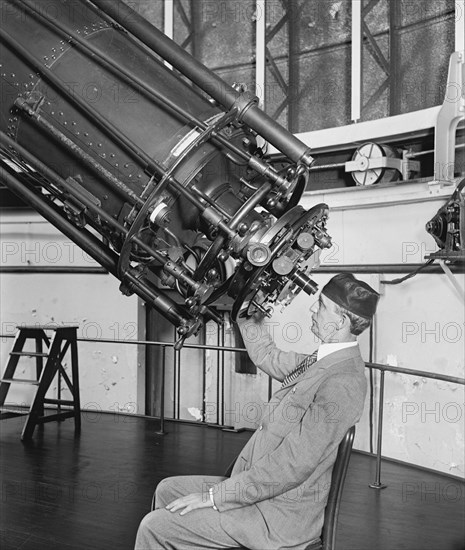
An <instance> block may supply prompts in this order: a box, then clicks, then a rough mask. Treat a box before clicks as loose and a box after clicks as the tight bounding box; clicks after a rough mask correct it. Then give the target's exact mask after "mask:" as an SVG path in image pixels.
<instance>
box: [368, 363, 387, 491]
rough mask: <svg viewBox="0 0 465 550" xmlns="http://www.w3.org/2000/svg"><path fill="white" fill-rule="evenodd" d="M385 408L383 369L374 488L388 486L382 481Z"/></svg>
mask: <svg viewBox="0 0 465 550" xmlns="http://www.w3.org/2000/svg"><path fill="white" fill-rule="evenodd" d="M383 410H384V370H382V371H381V378H380V384H379V405H378V443H377V445H376V479H375V481H374V482H373V483H370V485H369V486H370V487H371V488H372V489H384V488H386V487H387V485H385V484H384V483H381V445H382V442H383Z"/></svg>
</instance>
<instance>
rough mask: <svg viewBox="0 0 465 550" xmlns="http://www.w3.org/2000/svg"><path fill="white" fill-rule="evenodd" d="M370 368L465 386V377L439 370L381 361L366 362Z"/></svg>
mask: <svg viewBox="0 0 465 550" xmlns="http://www.w3.org/2000/svg"><path fill="white" fill-rule="evenodd" d="M365 366H366V367H367V368H369V369H376V370H380V371H382V372H395V373H396V374H409V375H412V376H420V377H422V378H431V379H432V380H441V381H442V382H451V383H452V384H461V385H462V386H465V378H459V377H458V376H449V375H448V374H441V373H439V372H428V371H426V370H415V369H406V368H405V367H393V366H391V365H382V364H380V363H365Z"/></svg>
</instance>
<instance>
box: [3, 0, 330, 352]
mask: <svg viewBox="0 0 465 550" xmlns="http://www.w3.org/2000/svg"><path fill="white" fill-rule="evenodd" d="M1 11H2V13H1V21H2V25H1V29H0V35H1V41H2V50H1V61H0V63H1V67H0V72H1V77H2V102H1V110H0V136H1V148H0V161H1V167H0V170H1V172H0V176H1V180H2V182H3V183H4V184H5V185H6V186H7V187H8V188H10V189H11V190H12V191H13V192H14V193H16V194H17V195H18V196H19V197H20V198H21V199H22V200H23V201H24V202H26V203H27V204H28V205H30V206H31V207H33V208H34V209H36V210H37V211H38V212H39V213H41V214H42V215H43V216H44V217H45V218H46V219H47V220H48V221H50V222H51V223H52V224H53V225H55V226H56V227H57V228H58V229H59V230H60V231H62V232H63V233H64V234H65V235H67V236H68V237H69V238H70V239H71V240H72V241H74V242H75V243H76V244H77V245H79V246H80V247H81V248H82V249H83V250H85V251H86V252H87V253H88V254H89V255H90V256H92V257H93V258H94V259H95V260H96V261H97V262H98V263H99V264H101V265H102V266H103V267H104V268H106V269H107V270H108V271H109V272H110V273H112V274H113V275H114V276H116V277H117V278H118V279H119V280H120V281H121V290H122V292H124V293H125V294H128V295H130V294H133V293H136V294H137V295H139V296H140V297H141V298H142V299H143V300H145V301H146V302H147V303H149V304H150V305H151V306H153V307H154V308H156V309H157V310H158V311H159V312H160V313H161V314H162V315H164V316H165V317H166V318H167V319H169V320H170V321H171V322H172V323H173V324H174V325H175V326H176V327H178V333H179V335H180V343H182V341H183V340H184V339H185V338H186V337H188V336H190V335H191V334H195V333H196V332H197V331H198V329H199V328H200V326H201V325H202V322H203V320H205V319H206V320H208V319H215V320H217V321H219V320H220V317H219V316H218V314H217V312H216V311H215V309H214V303H215V302H216V301H217V300H218V299H219V298H220V297H221V296H223V295H226V294H227V295H229V296H230V297H231V298H232V299H233V309H232V316H233V318H235V317H236V316H237V314H238V312H239V310H241V308H242V309H243V305H244V303H247V304H249V305H248V308H247V310H246V311H247V312H248V314H251V313H252V312H253V311H254V310H257V309H258V310H261V311H263V312H264V313H265V314H266V313H268V312H269V311H270V309H271V308H273V307H274V306H275V305H277V304H282V305H284V306H285V305H286V304H288V303H290V301H292V299H293V298H294V296H295V295H297V294H298V293H299V292H300V291H301V290H304V291H305V292H306V293H308V294H312V293H313V292H315V291H316V289H317V285H316V284H315V283H314V282H313V281H312V279H311V277H310V275H309V273H310V270H311V268H312V266H313V264H314V263H315V257H316V256H317V252H318V251H319V250H320V249H322V248H326V247H329V246H331V240H330V238H329V236H328V234H327V233H326V227H325V224H326V220H327V214H328V208H327V206H326V205H325V204H318V205H315V206H314V207H313V208H311V209H310V210H305V209H304V208H302V207H301V206H299V201H300V199H301V196H302V193H303V191H304V189H305V186H306V183H307V179H308V168H309V166H310V165H311V163H312V160H313V159H312V157H311V156H310V153H309V150H308V148H307V147H306V146H305V145H304V144H303V143H302V142H301V141H300V140H298V139H297V138H296V137H295V136H293V135H292V134H291V133H289V132H288V131H287V130H286V129H284V128H283V127H281V126H280V125H279V124H277V123H276V122H275V121H274V120H273V119H272V118H270V117H269V116H267V115H266V114H265V113H264V112H263V111H261V110H260V108H259V107H258V100H257V98H256V97H255V96H254V95H253V94H250V93H249V92H247V91H243V88H242V87H241V86H235V87H232V86H230V85H228V84H227V83H225V82H224V81H223V80H222V79H221V78H219V77H218V76H217V75H215V74H214V73H213V72H212V71H210V70H208V69H207V68H206V67H204V66H203V65H202V64H201V63H199V62H198V61H196V60H195V59H194V58H193V57H192V56H190V55H189V54H188V53H187V52H185V51H184V50H183V49H182V48H180V47H179V46H177V45H176V44H175V43H174V42H173V41H172V40H170V39H169V38H167V37H166V36H165V35H164V34H163V33H161V32H160V31H159V30H158V29H156V28H155V27H153V26H152V25H150V24H149V23H148V22H147V21H146V20H145V19H143V18H142V17H141V16H140V15H138V14H137V13H136V12H135V11H133V10H132V9H131V8H130V7H128V6H127V5H126V4H124V3H123V2H122V1H120V0H92V1H90V0H47V2H43V1H42V0H1ZM258 136H260V137H261V138H262V139H263V140H265V141H266V142H269V143H271V144H272V145H274V146H275V147H276V148H277V149H278V150H280V151H281V152H282V153H283V154H284V155H285V156H286V158H287V161H286V163H285V165H284V167H282V168H281V169H279V170H278V169H276V168H275V167H273V166H272V165H271V164H270V163H269V162H267V161H266V158H265V157H264V155H263V151H262V149H261V148H260V147H258V146H257V137H258ZM170 289H172V290H174V291H175V293H173V292H172V290H170ZM173 295H174V296H175V297H176V298H173Z"/></svg>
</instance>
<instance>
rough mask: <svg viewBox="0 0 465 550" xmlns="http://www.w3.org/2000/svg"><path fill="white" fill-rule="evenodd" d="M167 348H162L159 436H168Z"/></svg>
mask: <svg viewBox="0 0 465 550" xmlns="http://www.w3.org/2000/svg"><path fill="white" fill-rule="evenodd" d="M165 360H166V346H164V345H162V346H161V383H160V386H161V394H160V429H159V430H158V431H157V432H155V433H156V434H157V435H166V432H165V368H166V361H165Z"/></svg>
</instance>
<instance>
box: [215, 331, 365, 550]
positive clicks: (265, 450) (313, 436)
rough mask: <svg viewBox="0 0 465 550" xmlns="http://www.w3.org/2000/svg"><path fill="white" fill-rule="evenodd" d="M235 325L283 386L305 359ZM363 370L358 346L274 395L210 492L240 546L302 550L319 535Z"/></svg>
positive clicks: (355, 416)
mask: <svg viewBox="0 0 465 550" xmlns="http://www.w3.org/2000/svg"><path fill="white" fill-rule="evenodd" d="M240 328H241V332H242V334H243V337H244V341H245V343H246V347H247V350H248V352H249V355H250V357H251V359H252V361H254V363H256V364H257V366H258V367H260V368H261V369H262V370H264V371H265V372H267V373H268V374H270V375H272V376H273V377H274V378H276V379H278V380H280V381H282V380H283V379H284V377H285V376H286V375H287V374H289V372H291V371H292V370H293V369H294V368H295V367H296V366H297V365H298V364H299V363H300V362H301V361H302V360H303V359H304V358H305V357H306V356H305V355H302V354H297V353H294V352H283V351H281V350H279V349H278V348H277V347H276V346H275V344H274V343H273V341H272V339H271V338H270V337H269V336H268V335H267V334H265V333H263V334H262V335H261V337H260V338H258V339H255V340H256V341H250V340H248V339H247V325H246V324H244V323H243V322H242V323H241V324H240ZM255 334H256V332H255ZM364 370H365V369H364V362H363V360H362V358H361V356H360V350H359V347H358V345H356V346H354V347H350V348H346V349H342V350H340V351H336V352H334V353H331V354H330V355H328V356H326V357H324V358H323V359H322V360H320V361H317V362H316V363H314V364H313V365H312V366H311V367H310V368H309V369H308V370H307V371H306V372H305V373H304V374H302V375H301V376H300V377H299V378H297V379H295V380H294V381H293V382H292V383H290V384H289V385H287V386H286V387H284V388H280V389H279V390H278V391H277V392H276V393H275V394H274V395H273V397H272V398H271V400H270V401H269V402H268V404H267V405H266V406H265V408H264V410H265V412H264V414H263V418H262V420H261V424H260V426H259V428H258V430H256V432H255V433H254V434H253V436H252V437H251V439H250V440H249V441H248V443H247V444H246V446H245V447H244V449H243V450H242V452H241V454H240V455H239V457H238V459H237V460H236V462H235V465H234V468H233V471H232V474H231V477H230V478H227V479H225V480H224V481H222V482H221V483H218V484H217V485H216V486H214V487H213V498H214V501H215V505H216V507H217V508H218V510H219V512H220V520H221V525H222V527H223V528H224V530H225V531H226V532H227V533H228V534H229V535H230V536H232V537H233V538H234V539H235V540H237V541H238V543H240V544H241V545H243V546H246V547H247V548H250V549H252V550H253V549H256V550H273V549H291V548H292V549H293V550H301V549H303V548H305V546H306V545H307V544H308V542H310V541H311V540H313V539H316V538H318V537H319V536H320V533H321V529H322V526H323V519H324V509H325V506H326V502H327V498H328V492H329V488H330V483H331V472H332V467H333V464H334V461H335V459H336V454H337V449H338V446H339V443H340V442H341V440H342V438H343V437H344V435H345V433H346V432H347V430H348V429H349V428H350V427H351V426H352V425H354V424H355V423H356V422H357V421H358V420H359V418H360V416H361V414H362V410H363V405H364V401H365V395H366V379H365V372H364Z"/></svg>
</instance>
